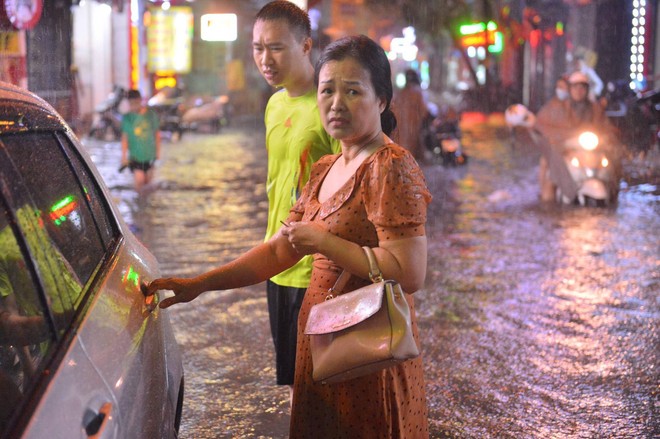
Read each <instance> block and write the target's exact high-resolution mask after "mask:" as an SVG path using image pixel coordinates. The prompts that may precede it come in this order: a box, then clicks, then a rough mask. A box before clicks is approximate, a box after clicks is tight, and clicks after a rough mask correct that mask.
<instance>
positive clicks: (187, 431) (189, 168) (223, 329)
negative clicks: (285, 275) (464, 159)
mask: <svg viewBox="0 0 660 439" xmlns="http://www.w3.org/2000/svg"><path fill="white" fill-rule="evenodd" d="M463 131H464V143H465V144H464V148H465V151H466V153H467V154H468V155H469V157H470V158H469V161H468V164H467V165H465V166H462V167H458V168H443V167H441V166H439V165H432V164H425V165H424V166H423V169H424V172H425V175H426V177H427V183H428V185H429V188H430V190H431V192H432V193H433V195H434V200H433V203H432V204H431V206H430V209H429V219H428V224H427V234H428V237H429V265H428V274H427V279H426V287H425V288H424V289H423V290H421V291H419V292H417V293H416V299H417V301H418V302H417V310H418V313H419V315H420V330H421V334H422V343H423V344H422V352H423V355H424V358H425V378H426V382H427V399H428V405H429V419H430V427H431V435H432V437H434V438H442V437H451V438H491V437H492V438H549V437H552V438H654V437H658V436H660V407H659V405H660V349H659V346H660V295H659V294H658V291H660V234H659V233H658V231H659V230H660V188H659V187H658V185H659V184H660V170H659V169H658V168H657V166H649V165H644V166H640V165H641V164H640V163H631V164H628V165H627V166H626V171H627V173H626V175H627V178H626V181H625V182H624V183H623V184H622V189H621V192H620V194H619V203H618V205H617V206H616V207H614V208H584V207H577V206H558V205H554V204H544V203H540V202H539V201H538V196H537V194H538V183H537V175H538V166H537V165H538V154H537V153H536V152H535V151H534V150H533V149H532V148H531V147H529V146H525V145H516V146H513V145H512V143H511V142H510V139H509V137H508V133H507V131H506V129H505V127H504V124H503V121H502V117H501V116H491V117H490V118H482V119H479V118H473V119H472V120H468V121H465V123H464V126H463ZM84 143H85V144H86V145H87V147H88V149H89V151H90V153H91V154H92V157H93V159H94V161H95V162H96V163H97V166H98V167H99V169H100V171H101V174H102V175H103V177H104V178H105V179H106V182H107V184H108V186H109V187H110V191H111V193H112V194H113V197H114V198H115V200H116V201H117V202H118V204H119V205H120V208H121V211H122V214H123V215H124V217H125V219H126V221H127V222H128V223H129V224H131V225H132V227H133V229H134V230H135V231H136V234H137V235H138V236H139V237H140V239H141V240H142V241H143V242H144V243H145V245H146V246H147V247H149V248H150V250H151V251H152V252H153V253H154V254H155V255H156V256H157V258H158V260H159V261H160V263H161V271H162V273H163V275H168V276H170V275H171V276H191V275H195V274H198V273H200V272H203V271H205V270H208V269H211V268H213V267H215V266H217V265H218V264H221V263H225V262H228V261H230V260H231V259H233V258H234V257H235V256H237V255H239V254H240V253H242V252H243V251H245V250H247V249H248V248H250V247H252V246H253V245H255V244H257V243H258V242H260V241H261V240H262V239H263V234H264V231H265V225H266V209H267V202H266V195H265V185H264V181H265V174H266V152H265V148H264V146H263V145H264V132H263V129H262V125H261V122H259V121H257V122H254V123H251V122H250V123H244V124H243V125H241V126H233V127H229V128H228V129H226V130H225V131H224V132H222V133H221V134H219V135H214V136H211V135H202V134H194V133H186V134H185V135H184V137H183V139H182V140H181V141H179V142H176V143H172V142H165V143H164V145H163V157H162V160H161V163H160V164H159V166H158V168H157V182H156V185H155V188H154V189H153V190H152V191H150V193H149V194H147V195H146V196H145V197H137V196H136V195H135V193H134V191H133V190H132V180H131V175H130V173H129V172H128V171H125V172H124V173H121V174H119V173H117V168H118V166H119V157H120V147H119V144H118V143H102V142H98V141H91V140H87V139H85V140H84ZM656 163H660V161H658V160H656ZM168 313H169V316H170V318H171V320H172V322H173V324H174V326H175V332H176V336H177V340H178V341H179V343H180V344H181V346H182V349H183V352H184V368H185V372H186V395H185V398H186V399H185V405H184V410H183V420H182V427H181V434H180V437H181V438H183V439H189V438H190V439H192V438H195V439H200V438H207V439H211V438H285V437H287V431H288V410H289V402H288V389H287V388H281V387H276V386H275V385H274V384H273V383H274V375H275V373H274V367H273V366H274V355H273V346H272V341H271V338H270V331H269V326H268V315H267V307H266V299H265V285H263V284H262V285H257V286H254V287H250V288H244V289H237V290H232V291H226V292H211V293H207V294H205V295H203V296H201V297H200V298H199V299H198V300H196V301H195V302H193V303H191V304H188V305H178V306H175V307H173V308H170V309H169V310H168Z"/></svg>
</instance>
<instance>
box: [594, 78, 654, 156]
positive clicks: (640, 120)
mask: <svg viewBox="0 0 660 439" xmlns="http://www.w3.org/2000/svg"><path fill="white" fill-rule="evenodd" d="M653 96H656V98H655V104H656V105H657V103H658V98H657V96H660V91H659V90H655V91H653V90H651V91H649V92H646V93H644V94H642V93H639V92H636V91H635V90H633V89H631V88H630V86H629V81H627V80H619V81H611V82H608V83H607V87H606V93H605V96H604V97H605V99H606V101H607V106H606V107H605V114H606V115H607V116H608V118H609V120H610V121H611V122H612V124H613V125H614V126H615V127H616V128H617V130H618V132H619V137H620V138H621V141H622V142H623V144H624V145H626V148H627V149H628V151H630V152H631V153H632V154H642V155H643V154H645V153H647V152H648V151H649V150H651V149H652V148H653V147H654V145H655V143H656V142H657V135H658V128H657V125H658V122H657V121H658V113H657V110H656V111H655V114H654V107H655V105H654V103H653V101H654V98H653Z"/></svg>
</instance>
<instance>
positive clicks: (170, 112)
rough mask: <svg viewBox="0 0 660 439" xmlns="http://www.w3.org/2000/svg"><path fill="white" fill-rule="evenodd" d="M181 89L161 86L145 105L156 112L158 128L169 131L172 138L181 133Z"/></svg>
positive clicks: (179, 135)
mask: <svg viewBox="0 0 660 439" xmlns="http://www.w3.org/2000/svg"><path fill="white" fill-rule="evenodd" d="M183 103H184V97H183V90H181V89H180V88H179V87H163V88H162V89H160V90H159V91H158V92H156V94H154V95H153V96H152V97H151V98H149V100H148V101H147V106H148V107H149V108H151V109H152V110H153V111H155V112H156V114H157V115H158V119H159V120H160V130H161V131H165V132H168V133H170V135H171V136H172V139H177V140H178V139H180V138H181V136H182V135H183V119H182V116H183Z"/></svg>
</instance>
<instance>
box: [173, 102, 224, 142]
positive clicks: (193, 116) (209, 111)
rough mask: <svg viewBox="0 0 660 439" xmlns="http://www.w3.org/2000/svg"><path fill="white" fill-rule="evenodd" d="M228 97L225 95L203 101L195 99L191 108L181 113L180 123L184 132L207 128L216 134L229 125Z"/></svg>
mask: <svg viewBox="0 0 660 439" xmlns="http://www.w3.org/2000/svg"><path fill="white" fill-rule="evenodd" d="M228 105H229V97H228V96H226V95H222V96H218V97H215V98H212V99H211V100H208V99H207V100H205V99H203V98H197V99H195V101H194V103H193V105H192V106H190V107H189V108H187V109H185V110H184V111H183V115H182V116H181V121H182V124H183V126H184V127H185V129H186V130H190V131H198V130H201V129H204V128H208V130H209V131H210V132H213V133H217V132H219V131H220V128H221V127H223V126H226V125H228V124H229V110H228Z"/></svg>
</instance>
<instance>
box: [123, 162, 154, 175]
mask: <svg viewBox="0 0 660 439" xmlns="http://www.w3.org/2000/svg"><path fill="white" fill-rule="evenodd" d="M153 166H154V162H138V161H135V160H130V161H129V162H128V169H130V170H131V171H135V170H136V169H137V170H140V171H144V172H147V171H148V170H149V169H151V168H152V167H153Z"/></svg>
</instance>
